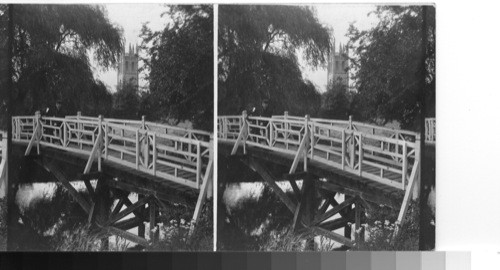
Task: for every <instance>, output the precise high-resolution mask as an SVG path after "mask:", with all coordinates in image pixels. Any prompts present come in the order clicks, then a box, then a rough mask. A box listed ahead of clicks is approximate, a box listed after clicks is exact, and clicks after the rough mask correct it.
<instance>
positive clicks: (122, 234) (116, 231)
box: [106, 226, 149, 247]
mask: <svg viewBox="0 0 500 270" xmlns="http://www.w3.org/2000/svg"><path fill="white" fill-rule="evenodd" d="M106 231H107V232H108V233H110V234H114V235H117V236H120V237H122V238H124V239H126V240H129V241H131V242H134V243H137V244H139V245H141V246H144V247H146V246H149V242H148V240H146V239H144V238H142V237H139V236H137V235H135V234H132V233H130V232H127V231H124V230H120V229H118V228H116V227H112V226H108V227H106Z"/></svg>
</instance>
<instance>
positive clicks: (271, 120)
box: [268, 117, 274, 147]
mask: <svg viewBox="0 0 500 270" xmlns="http://www.w3.org/2000/svg"><path fill="white" fill-rule="evenodd" d="M268 123H269V147H273V140H274V127H273V118H272V117H271V119H269V122H268Z"/></svg>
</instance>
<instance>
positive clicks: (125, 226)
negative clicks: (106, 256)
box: [113, 217, 144, 231]
mask: <svg viewBox="0 0 500 270" xmlns="http://www.w3.org/2000/svg"><path fill="white" fill-rule="evenodd" d="M143 222H144V221H143V220H142V219H140V218H138V217H132V218H129V219H126V220H121V221H118V222H116V223H115V224H114V226H113V227H116V228H118V229H121V230H124V231H128V230H130V229H132V228H135V227H137V226H139V225H141V224H143Z"/></svg>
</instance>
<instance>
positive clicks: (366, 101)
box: [348, 6, 435, 129]
mask: <svg viewBox="0 0 500 270" xmlns="http://www.w3.org/2000/svg"><path fill="white" fill-rule="evenodd" d="M374 13H375V15H376V16H377V17H378V18H379V23H378V24H377V25H376V26H375V27H374V28H372V29H370V30H367V31H359V30H358V29H356V28H355V27H354V26H353V25H351V27H350V29H349V33H348V36H349V37H350V45H349V46H350V49H351V52H352V53H353V57H352V59H351V68H352V69H353V71H354V72H353V73H354V74H355V77H354V81H355V83H356V88H357V90H358V92H359V95H360V102H361V104H362V108H363V115H364V117H365V118H368V119H372V120H383V122H389V121H393V120H397V121H398V122H399V123H400V124H401V127H402V128H416V129H418V128H419V127H418V124H417V122H418V121H417V120H418V117H419V115H421V113H422V108H421V103H423V99H422V97H423V96H425V102H426V107H427V108H429V110H428V111H426V112H423V113H425V114H427V115H433V114H434V109H433V108H434V107H435V23H434V22H435V9H434V8H433V7H427V13H426V14H427V15H426V17H425V18H424V17H423V7H422V6H381V7H378V8H377V10H376V11H375V12H374ZM424 20H425V22H426V25H427V27H426V28H425V29H426V30H423V29H424ZM423 31H425V35H426V37H427V44H424V45H423V33H424V32H423ZM424 49H425V50H424ZM423 60H424V61H425V62H424V61H423ZM424 76H425V83H423V82H424V80H423V78H424Z"/></svg>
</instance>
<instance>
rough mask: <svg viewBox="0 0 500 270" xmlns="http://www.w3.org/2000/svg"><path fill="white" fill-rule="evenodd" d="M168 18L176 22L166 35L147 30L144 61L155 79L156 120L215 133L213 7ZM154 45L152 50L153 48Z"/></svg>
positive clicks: (186, 9) (171, 11)
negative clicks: (213, 129) (180, 122)
mask: <svg viewBox="0 0 500 270" xmlns="http://www.w3.org/2000/svg"><path fill="white" fill-rule="evenodd" d="M164 15H169V16H170V18H171V19H172V20H173V22H172V23H170V24H168V25H167V27H166V28H165V29H163V30H162V31H157V32H153V31H151V29H149V27H148V26H147V25H144V26H143V28H142V32H141V38H142V39H143V41H142V44H141V48H142V49H144V50H146V51H147V52H148V55H150V58H149V57H148V58H145V59H142V61H143V63H144V69H145V70H146V71H148V72H147V73H148V74H149V75H148V76H147V77H146V79H147V80H148V82H149V90H150V93H149V94H150V97H149V100H148V104H146V105H145V106H152V107H154V108H155V110H154V111H155V112H156V114H155V115H148V118H156V119H157V118H164V117H168V118H171V119H176V120H177V121H182V120H190V121H192V122H193V125H194V127H195V128H201V129H205V130H211V129H212V127H213V124H212V123H213V102H212V100H213V7H212V6H211V5H194V6H170V7H168V11H167V12H165V13H164ZM149 44H151V46H150V45H149Z"/></svg>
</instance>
